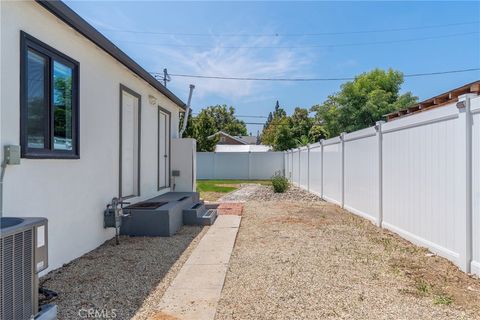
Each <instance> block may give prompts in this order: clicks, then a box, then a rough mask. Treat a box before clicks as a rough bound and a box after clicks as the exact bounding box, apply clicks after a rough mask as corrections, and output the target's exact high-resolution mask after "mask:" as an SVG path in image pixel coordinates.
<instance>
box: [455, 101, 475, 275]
mask: <svg viewBox="0 0 480 320" xmlns="http://www.w3.org/2000/svg"><path fill="white" fill-rule="evenodd" d="M471 96H474V95H469V94H466V95H463V96H460V97H459V98H458V100H459V101H458V103H457V108H458V109H459V112H460V113H464V117H465V225H464V229H463V230H461V232H459V233H460V234H464V235H465V238H464V241H465V242H464V251H463V252H461V253H460V261H459V262H460V268H461V269H462V270H463V271H465V272H470V269H471V264H472V255H473V230H472V228H473V196H472V192H473V180H472V179H473V178H472V174H473V172H472V171H473V170H472V169H473V168H472V157H473V152H472V134H473V131H472V125H473V121H472V120H473V119H472V113H471V105H470V98H471ZM462 109H463V111H462ZM460 119H461V118H460ZM462 240H463V239H462Z"/></svg>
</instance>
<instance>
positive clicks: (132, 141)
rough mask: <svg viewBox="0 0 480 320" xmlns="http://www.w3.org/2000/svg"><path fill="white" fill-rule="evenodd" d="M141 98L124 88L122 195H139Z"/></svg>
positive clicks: (121, 161) (121, 158)
mask: <svg viewBox="0 0 480 320" xmlns="http://www.w3.org/2000/svg"><path fill="white" fill-rule="evenodd" d="M139 108H140V106H139V98H138V97H136V96H134V95H133V94H131V93H129V92H127V91H124V90H122V102H121V128H120V139H121V140H120V196H121V197H132V196H138V195H139V160H140V159H139V147H140V146H139V135H140V132H139V128H140V123H139V120H140V119H139V115H140V113H139Z"/></svg>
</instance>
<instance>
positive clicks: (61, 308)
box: [40, 226, 208, 320]
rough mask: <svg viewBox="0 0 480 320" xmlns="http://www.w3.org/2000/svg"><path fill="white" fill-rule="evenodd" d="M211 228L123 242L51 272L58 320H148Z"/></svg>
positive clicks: (49, 282)
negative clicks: (192, 252)
mask: <svg viewBox="0 0 480 320" xmlns="http://www.w3.org/2000/svg"><path fill="white" fill-rule="evenodd" d="M207 229H208V227H205V228H202V227H196V226H184V227H182V228H181V229H180V231H179V232H178V233H177V234H176V235H174V236H173V237H127V236H122V237H120V244H119V245H118V246H117V245H115V240H114V239H112V240H110V241H108V242H106V243H105V244H103V245H102V246H100V247H98V248H97V249H95V250H93V251H91V252H89V253H87V254H86V255H84V256H82V257H80V258H78V259H76V260H74V261H72V262H71V263H69V264H67V265H65V266H63V267H62V268H60V269H57V270H55V271H53V272H50V273H48V274H47V275H46V276H44V277H42V278H41V279H40V283H41V284H42V285H43V286H45V287H46V288H48V289H51V290H54V291H56V292H57V293H58V298H56V299H55V300H53V301H52V303H55V304H57V305H58V319H59V320H71V319H84V318H86V315H88V312H89V311H90V312H92V311H94V312H96V314H94V315H92V316H89V317H88V318H102V319H104V318H105V319H113V318H114V319H122V320H123V319H125V320H126V319H135V320H144V319H148V318H149V316H150V315H151V313H152V311H153V310H155V308H153V307H152V306H154V305H156V304H157V303H158V302H159V301H160V299H161V298H162V296H163V293H164V292H165V290H166V289H167V287H168V286H169V284H170V282H171V281H172V280H173V279H174V278H175V276H176V274H177V272H178V270H179V269H180V268H181V267H182V265H183V264H184V262H185V261H186V260H187V258H188V256H189V255H190V252H191V251H192V250H193V248H195V247H196V245H197V243H198V241H199V240H200V239H201V238H202V236H203V234H204V233H205V232H206V231H207Z"/></svg>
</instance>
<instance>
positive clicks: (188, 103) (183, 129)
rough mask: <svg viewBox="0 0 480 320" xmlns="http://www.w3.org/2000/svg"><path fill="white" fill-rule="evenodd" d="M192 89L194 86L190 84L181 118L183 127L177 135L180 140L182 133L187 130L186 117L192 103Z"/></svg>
mask: <svg viewBox="0 0 480 320" xmlns="http://www.w3.org/2000/svg"><path fill="white" fill-rule="evenodd" d="M193 89H195V86H194V85H193V84H191V85H190V93H189V94H188V102H187V108H186V109H185V116H184V117H183V126H182V130H180V133H179V136H180V138H182V136H183V133H184V132H185V130H186V129H187V123H188V115H189V113H190V103H191V102H192V94H193Z"/></svg>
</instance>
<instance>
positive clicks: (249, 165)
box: [248, 151, 252, 180]
mask: <svg viewBox="0 0 480 320" xmlns="http://www.w3.org/2000/svg"><path fill="white" fill-rule="evenodd" d="M251 162H252V151H248V180H251V179H252V170H251V167H252V163H251Z"/></svg>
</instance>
